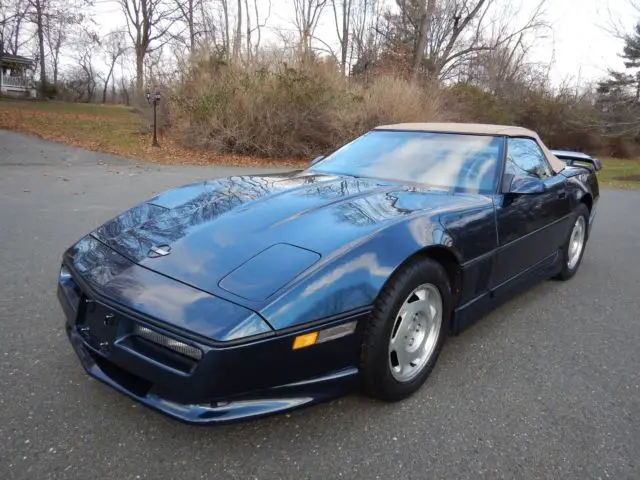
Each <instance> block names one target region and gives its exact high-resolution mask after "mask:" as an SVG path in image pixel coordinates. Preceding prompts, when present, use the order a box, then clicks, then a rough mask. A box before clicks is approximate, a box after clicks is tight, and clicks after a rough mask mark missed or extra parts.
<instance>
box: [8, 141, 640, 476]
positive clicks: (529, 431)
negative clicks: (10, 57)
mask: <svg viewBox="0 0 640 480" xmlns="http://www.w3.org/2000/svg"><path fill="white" fill-rule="evenodd" d="M232 171H234V170H232V169H223V168H209V169H206V168H180V167H159V166H154V165H148V164H144V165H141V166H136V165H135V164H134V163H131V162H128V161H126V160H121V159H118V158H115V157H109V156H105V155H99V154H94V153H89V152H85V151H82V150H77V149H73V148H68V147H63V146H60V145H57V144H53V143H49V142H43V141H39V140H36V139H33V138H30V137H26V136H22V135H18V134H14V133H8V132H1V131H0V267H1V268H0V328H1V334H0V360H1V362H0V479H16V480H17V479H45V478H70V479H75V478H80V479H103V478H117V479H137V478H152V479H156V478H175V479H192V478H193V479H196V478H216V479H224V478H240V479H251V478H260V479H263V478H295V479H298V478H318V479H329V478H331V479H332V478H338V477H342V478H364V479H375V478H381V479H387V478H416V479H432V478H456V479H462V478H576V479H585V478H615V479H624V478H636V479H637V478H640V321H639V319H638V312H639V311H640V295H639V293H640V253H639V252H640V215H638V209H639V208H640V194H639V193H634V192H621V191H615V190H608V191H605V192H604V193H603V198H602V202H601V207H600V211H599V215H598V219H597V223H596V226H595V227H594V233H593V237H592V239H591V241H590V243H589V246H588V249H587V253H586V256H585V259H584V262H583V264H582V267H581V270H580V272H579V273H578V275H577V276H576V277H575V278H574V279H573V280H572V281H571V282H568V283H558V282H551V281H550V282H546V283H544V284H542V285H540V286H539V287H537V288H535V289H534V290H532V291H531V292H529V293H527V294H525V295H523V296H521V297H519V298H518V299H516V300H514V301H512V302H511V303H509V304H507V305H505V306H503V307H502V308H500V309H499V310H497V311H495V312H494V313H492V314H491V315H489V316H488V317H487V318H486V319H484V320H483V321H482V322H480V323H479V324H476V325H475V326H474V327H473V328H471V329H470V330H468V331H466V332H465V333H463V334H462V335H461V336H459V337H456V338H452V339H451V340H450V341H449V342H448V343H447V344H446V346H445V349H444V351H443V354H442V356H441V357H440V361H439V363H438V365H437V367H436V369H435V370H434V373H433V375H432V376H431V378H430V380H429V381H428V383H427V384H426V385H425V386H424V387H423V389H422V390H421V391H420V392H419V393H418V394H417V395H415V396H414V397H412V398H411V399H408V400H406V401H404V402H402V403H398V404H392V405H385V404H382V403H377V402H373V401H370V400H368V399H366V398H363V397H360V396H357V395H353V396H350V397H346V398H343V399H341V400H337V401H334V402H331V403H329V404H325V405H320V406H317V407H313V408H310V409H306V410H302V411H298V412H294V413H292V414H290V415H286V416H279V417H273V418H270V419H265V420H260V421H254V422H251V423H244V424H238V425H232V426H225V427H220V428H197V427H190V426H186V425H183V424H180V423H177V422H175V421H173V420H170V419H167V418H165V417H163V416H161V415H160V414H157V413H155V412H152V411H150V410H147V409H145V408H143V407H140V406H138V405H136V404H134V403H133V402H132V401H130V400H128V399H127V398H125V397H123V396H121V395H119V394H117V393H115V392H113V391H111V390H110V389H108V388H106V387H104V386H102V385H101V384H99V383H98V382H96V381H93V380H90V379H89V378H88V377H87V376H86V375H85V374H84V372H83V370H82V368H81V366H80V364H79V363H78V361H77V360H76V357H75V354H74V353H73V352H72V350H71V347H70V346H69V345H68V343H67V339H66V338H65V335H64V333H63V328H62V325H63V316H62V313H61V312H60V310H59V307H58V305H57V301H56V298H55V282H56V276H57V273H58V259H59V256H60V253H61V252H62V251H63V249H64V248H66V247H67V246H68V245H70V244H71V243H72V242H73V241H75V240H76V239H78V238H79V237H80V236H81V235H83V234H84V233H85V232H87V231H89V230H90V229H92V228H94V227H95V226H97V225H98V224H100V223H102V222H103V221H105V220H106V219H108V218H110V217H111V216H112V215H114V214H115V213H117V212H118V211H121V210H123V209H124V208H126V207H128V206H130V205H132V204H134V203H136V202H138V201H141V200H143V199H145V198H147V197H149V196H150V195H151V194H152V193H153V192H155V191H158V190H161V189H164V188H166V187H169V186H172V185H177V184H181V183H185V182H188V181H191V180H195V179H200V178H205V177H211V176H216V175H225V174H228V173H230V172H232ZM235 171H237V170H235Z"/></svg>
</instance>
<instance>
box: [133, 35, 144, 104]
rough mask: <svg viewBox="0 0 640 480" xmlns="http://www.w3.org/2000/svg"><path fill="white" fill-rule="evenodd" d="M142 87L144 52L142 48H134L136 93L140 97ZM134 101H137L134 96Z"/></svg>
mask: <svg viewBox="0 0 640 480" xmlns="http://www.w3.org/2000/svg"><path fill="white" fill-rule="evenodd" d="M143 87H144V52H143V51H142V48H140V47H137V48H136V95H137V96H138V97H139V98H138V100H139V99H140V98H142V89H143ZM134 101H137V100H136V99H135V97H134Z"/></svg>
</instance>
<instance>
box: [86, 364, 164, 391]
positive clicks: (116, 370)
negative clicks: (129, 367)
mask: <svg viewBox="0 0 640 480" xmlns="http://www.w3.org/2000/svg"><path fill="white" fill-rule="evenodd" d="M91 356H92V357H93V360H94V361H95V362H96V365H98V367H99V368H100V370H102V372H103V373H104V374H105V375H106V376H107V377H109V378H110V379H111V380H113V381H114V382H116V383H117V384H118V385H120V386H121V387H122V388H124V389H125V390H128V391H129V392H131V393H133V394H134V395H136V396H138V397H145V396H146V395H147V394H148V393H149V391H150V390H151V388H152V387H153V383H151V382H149V381H147V380H145V379H143V378H140V377H138V376H137V375H134V374H133V373H131V372H127V371H126V370H123V369H122V368H120V367H118V366H117V365H115V364H113V363H111V362H110V361H109V360H106V359H105V358H103V357H101V356H100V355H95V354H93V355H91Z"/></svg>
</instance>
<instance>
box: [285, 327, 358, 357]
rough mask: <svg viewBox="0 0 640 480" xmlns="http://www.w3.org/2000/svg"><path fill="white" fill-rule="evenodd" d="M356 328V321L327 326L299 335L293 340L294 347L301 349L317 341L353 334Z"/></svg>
mask: <svg viewBox="0 0 640 480" xmlns="http://www.w3.org/2000/svg"><path fill="white" fill-rule="evenodd" d="M355 330H356V322H348V323H343V324H342V325H338V326H336V327H331V328H327V329H325V330H320V331H318V332H310V333H305V334H304V335H298V336H297V337H296V338H295V339H294V340H293V349H294V350H299V349H301V348H305V347H310V346H312V345H315V344H316V343H323V342H328V341H330V340H336V339H338V338H342V337H344V336H347V335H351V334H352V333H353V332H355Z"/></svg>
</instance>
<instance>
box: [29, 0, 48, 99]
mask: <svg viewBox="0 0 640 480" xmlns="http://www.w3.org/2000/svg"><path fill="white" fill-rule="evenodd" d="M28 1H29V6H30V9H31V22H32V23H33V24H34V25H35V28H36V35H37V38H38V60H39V62H40V89H41V91H43V90H44V88H45V86H46V84H47V68H46V65H47V62H46V57H45V35H44V29H45V21H46V16H47V13H48V12H49V6H50V3H51V2H50V0H28Z"/></svg>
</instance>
